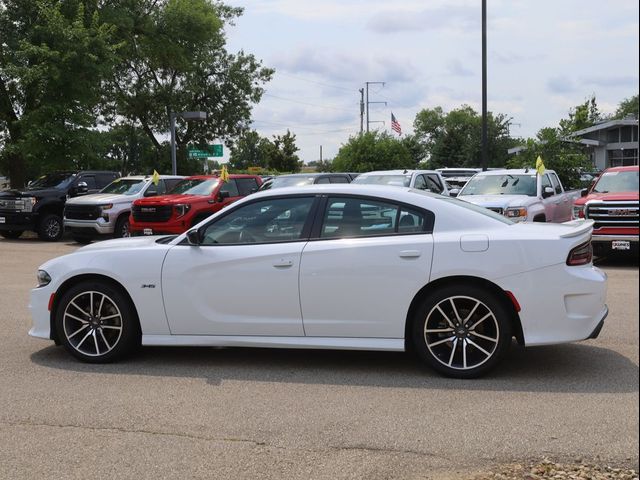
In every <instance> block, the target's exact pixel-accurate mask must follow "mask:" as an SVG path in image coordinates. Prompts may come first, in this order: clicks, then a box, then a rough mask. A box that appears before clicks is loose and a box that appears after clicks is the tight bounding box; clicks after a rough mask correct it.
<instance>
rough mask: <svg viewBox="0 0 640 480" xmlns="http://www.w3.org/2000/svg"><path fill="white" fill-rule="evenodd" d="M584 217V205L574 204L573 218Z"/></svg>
mask: <svg viewBox="0 0 640 480" xmlns="http://www.w3.org/2000/svg"><path fill="white" fill-rule="evenodd" d="M578 218H584V205H574V206H573V219H574V220H577V219H578Z"/></svg>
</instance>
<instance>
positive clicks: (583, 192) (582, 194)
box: [580, 188, 589, 197]
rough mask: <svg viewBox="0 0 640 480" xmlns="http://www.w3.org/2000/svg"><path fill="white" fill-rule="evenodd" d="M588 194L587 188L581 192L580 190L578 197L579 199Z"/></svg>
mask: <svg viewBox="0 0 640 480" xmlns="http://www.w3.org/2000/svg"><path fill="white" fill-rule="evenodd" d="M588 194H589V189H588V188H583V189H582V190H580V196H581V197H586V196H587V195H588Z"/></svg>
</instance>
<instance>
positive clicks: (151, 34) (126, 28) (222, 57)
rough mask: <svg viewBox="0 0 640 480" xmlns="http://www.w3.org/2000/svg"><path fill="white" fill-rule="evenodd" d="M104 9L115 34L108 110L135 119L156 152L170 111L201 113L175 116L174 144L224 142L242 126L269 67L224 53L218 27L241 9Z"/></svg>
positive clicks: (203, 5) (140, 1) (151, 2)
mask: <svg viewBox="0 0 640 480" xmlns="http://www.w3.org/2000/svg"><path fill="white" fill-rule="evenodd" d="M105 10H106V13H105V15H106V16H107V17H108V18H109V19H110V20H111V21H112V22H113V23H114V24H115V25H117V28H118V36H119V38H121V39H123V44H122V48H121V49H120V50H119V51H120V56H119V62H118V64H117V67H116V69H115V70H114V74H113V75H112V77H111V78H110V80H109V82H107V84H106V85H105V87H106V89H107V91H108V92H110V96H109V99H110V101H109V102H108V103H107V106H108V107H109V110H108V111H110V112H111V113H112V114H117V115H121V116H124V117H125V118H127V119H129V120H131V121H133V122H136V123H137V124H138V125H140V127H141V128H142V129H143V130H144V131H145V132H146V134H147V135H148V137H149V139H150V140H151V142H153V144H154V145H155V146H156V148H157V149H159V150H160V149H161V145H160V139H159V136H160V135H164V134H166V132H167V131H168V128H169V115H170V113H171V112H181V111H199V110H203V111H206V112H207V120H206V122H185V121H181V120H178V122H177V125H176V141H177V144H178V146H179V147H184V146H186V145H187V144H188V143H189V142H194V143H195V144H200V145H206V144H209V143H212V142H213V141H214V140H216V139H223V141H225V143H226V144H227V146H231V145H232V141H233V139H234V138H235V137H237V136H238V135H240V134H241V133H242V132H243V131H245V130H247V129H248V126H249V123H250V114H251V109H252V106H253V104H255V103H257V102H258V101H260V98H261V97H262V94H263V89H262V85H263V84H264V83H266V82H267V81H269V80H270V79H271V76H272V74H273V70H271V69H269V68H264V67H262V65H261V63H260V62H259V61H258V60H256V58H255V57H254V56H253V55H249V54H245V53H244V52H242V51H241V52H239V53H238V54H237V55H232V54H230V53H228V52H227V51H226V49H225V44H226V38H225V33H224V28H223V27H224V25H225V23H229V24H233V21H234V19H235V18H237V17H238V16H239V15H241V13H242V9H241V8H232V7H228V6H226V5H224V4H222V3H217V2H216V3H212V2H211V1H209V0H168V1H166V2H158V1H157V0H121V1H119V2H114V3H113V4H112V6H111V7H105Z"/></svg>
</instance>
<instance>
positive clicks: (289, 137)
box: [263, 130, 301, 172]
mask: <svg viewBox="0 0 640 480" xmlns="http://www.w3.org/2000/svg"><path fill="white" fill-rule="evenodd" d="M299 150H300V149H299V148H298V147H297V146H296V136H295V135H294V134H292V133H291V132H290V131H289V130H287V133H285V134H284V135H274V136H273V141H270V142H268V143H264V144H263V151H264V153H265V155H266V157H267V165H268V167H269V168H270V169H272V170H276V171H278V172H298V171H300V166H301V162H300V158H299V157H298V155H296V152H297V151H299Z"/></svg>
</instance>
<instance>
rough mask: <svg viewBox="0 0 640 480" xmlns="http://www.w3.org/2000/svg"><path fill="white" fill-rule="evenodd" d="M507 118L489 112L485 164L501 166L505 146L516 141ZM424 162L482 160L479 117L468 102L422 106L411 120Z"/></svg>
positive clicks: (444, 164) (448, 164) (474, 163)
mask: <svg viewBox="0 0 640 480" xmlns="http://www.w3.org/2000/svg"><path fill="white" fill-rule="evenodd" d="M509 122H510V119H509V118H508V117H507V116H506V115H504V114H497V115H494V114H493V113H491V112H489V114H488V122H487V123H488V124H487V133H488V135H487V138H488V150H489V165H488V166H489V167H501V166H504V165H505V163H506V161H507V160H508V154H507V150H508V149H509V148H510V147H513V146H515V145H517V141H516V140H515V139H513V138H511V136H510V134H509ZM413 126H414V131H415V136H416V137H417V138H418V139H419V141H420V143H421V144H422V158H427V159H428V160H427V161H426V162H425V166H429V167H430V168H439V167H478V166H480V165H481V163H482V117H481V116H480V115H478V113H477V112H476V111H475V110H474V109H473V108H471V107H470V106H468V105H463V106H461V107H460V108H457V109H454V110H452V111H450V112H448V113H445V112H444V110H443V109H442V108H441V107H435V108H433V109H424V110H422V111H420V112H418V114H417V115H416V118H415V120H414V124H413Z"/></svg>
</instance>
